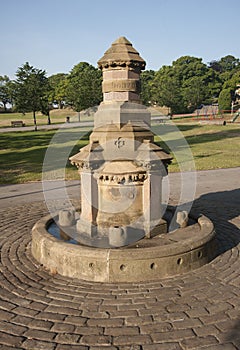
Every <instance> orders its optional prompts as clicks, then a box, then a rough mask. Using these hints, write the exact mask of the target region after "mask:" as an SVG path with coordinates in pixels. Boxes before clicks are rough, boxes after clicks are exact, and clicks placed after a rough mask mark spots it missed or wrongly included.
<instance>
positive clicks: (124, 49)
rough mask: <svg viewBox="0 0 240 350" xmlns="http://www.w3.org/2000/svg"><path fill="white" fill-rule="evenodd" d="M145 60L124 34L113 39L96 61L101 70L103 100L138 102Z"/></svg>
mask: <svg viewBox="0 0 240 350" xmlns="http://www.w3.org/2000/svg"><path fill="white" fill-rule="evenodd" d="M145 65H146V62H145V61H144V59H143V58H142V57H141V56H140V55H139V53H138V52H137V50H135V49H134V47H133V46H132V44H131V43H130V41H129V40H128V39H126V38H125V37H124V36H121V37H120V38H118V39H117V40H115V41H114V42H113V43H112V45H111V47H110V48H109V49H108V50H107V51H106V52H105V54H104V56H103V57H102V58H101V59H100V60H99V61H98V67H99V68H100V69H102V71H103V84H102V90H103V99H104V101H108V102H109V101H132V102H140V97H139V94H140V81H139V80H140V72H141V70H143V69H145Z"/></svg>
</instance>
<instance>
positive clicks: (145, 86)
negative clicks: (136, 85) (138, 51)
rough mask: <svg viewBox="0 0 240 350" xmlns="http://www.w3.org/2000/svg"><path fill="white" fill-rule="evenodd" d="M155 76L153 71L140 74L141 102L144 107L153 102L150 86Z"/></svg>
mask: <svg viewBox="0 0 240 350" xmlns="http://www.w3.org/2000/svg"><path fill="white" fill-rule="evenodd" d="M154 76H155V72H154V71H153V70H146V71H144V72H142V73H141V76H140V81H141V95H140V96H141V100H142V103H143V104H144V105H147V106H149V105H151V104H152V101H153V97H152V84H153V79H154Z"/></svg>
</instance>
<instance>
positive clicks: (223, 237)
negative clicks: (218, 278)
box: [192, 179, 240, 255]
mask: <svg viewBox="0 0 240 350" xmlns="http://www.w3.org/2000/svg"><path fill="white" fill-rule="evenodd" d="M226 181H229V179H226ZM192 213H193V214H195V215H199V214H203V215H205V216H207V217H208V218H209V219H210V220H212V222H213V224H214V227H215V230H216V233H217V241H218V245H219V251H218V255H220V254H222V253H224V252H225V251H227V250H229V249H231V248H233V247H235V246H236V245H237V244H238V243H240V228H239V227H240V217H239V216H240V189H235V190H232V191H223V192H212V193H208V194H204V195H202V196H200V197H199V198H198V199H196V200H195V201H194V203H193V207H192ZM235 223H236V224H237V225H236V224H235Z"/></svg>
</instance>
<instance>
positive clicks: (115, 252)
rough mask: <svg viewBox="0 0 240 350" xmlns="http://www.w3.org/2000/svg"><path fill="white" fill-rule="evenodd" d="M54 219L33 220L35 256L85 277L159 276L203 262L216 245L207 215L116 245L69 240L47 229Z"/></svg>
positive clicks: (111, 279) (65, 272)
mask: <svg viewBox="0 0 240 350" xmlns="http://www.w3.org/2000/svg"><path fill="white" fill-rule="evenodd" d="M55 219H56V218H55ZM53 222H54V218H53V217H52V216H50V215H48V216H45V217H43V218H42V219H40V220H39V221H38V222H37V223H36V224H35V225H34V227H33V229H32V254H33V256H34V257H35V259H36V260H37V261H38V262H39V263H40V264H42V265H44V266H45V268H47V269H48V270H50V271H51V272H54V273H59V274H60V275H63V276H68V277H72V278H77V279H83V280H87V281H95V282H109V283H114V282H144V281H155V280H159V279H161V278H167V277H171V276H175V275H179V274H182V273H187V272H189V271H191V270H194V269H196V268H199V267H201V266H203V265H205V264H207V263H208V262H210V261H211V260H212V259H213V258H215V256H216V251H217V249H216V242H215V231H214V227H213V224H212V222H211V221H210V220H209V219H208V218H207V217H205V216H201V217H200V218H199V219H198V220H197V221H196V222H195V223H193V224H192V225H190V226H187V227H185V228H179V229H177V230H175V231H173V232H171V233H168V234H160V235H158V236H155V237H154V238H143V239H141V240H139V241H138V242H136V243H134V244H131V245H129V246H126V247H121V248H117V249H112V248H107V249H103V248H97V249H96V248H95V247H89V246H86V245H83V244H71V243H68V242H66V241H64V240H61V239H60V237H59V238H57V237H54V236H53V235H52V234H51V233H49V232H48V227H49V225H51V224H52V223H53Z"/></svg>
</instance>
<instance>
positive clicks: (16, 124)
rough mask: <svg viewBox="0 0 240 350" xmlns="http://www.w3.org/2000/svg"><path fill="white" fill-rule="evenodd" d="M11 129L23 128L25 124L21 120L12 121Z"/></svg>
mask: <svg viewBox="0 0 240 350" xmlns="http://www.w3.org/2000/svg"><path fill="white" fill-rule="evenodd" d="M11 125H12V128H14V127H15V126H25V123H24V122H23V121H22V120H14V121H12V122H11Z"/></svg>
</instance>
